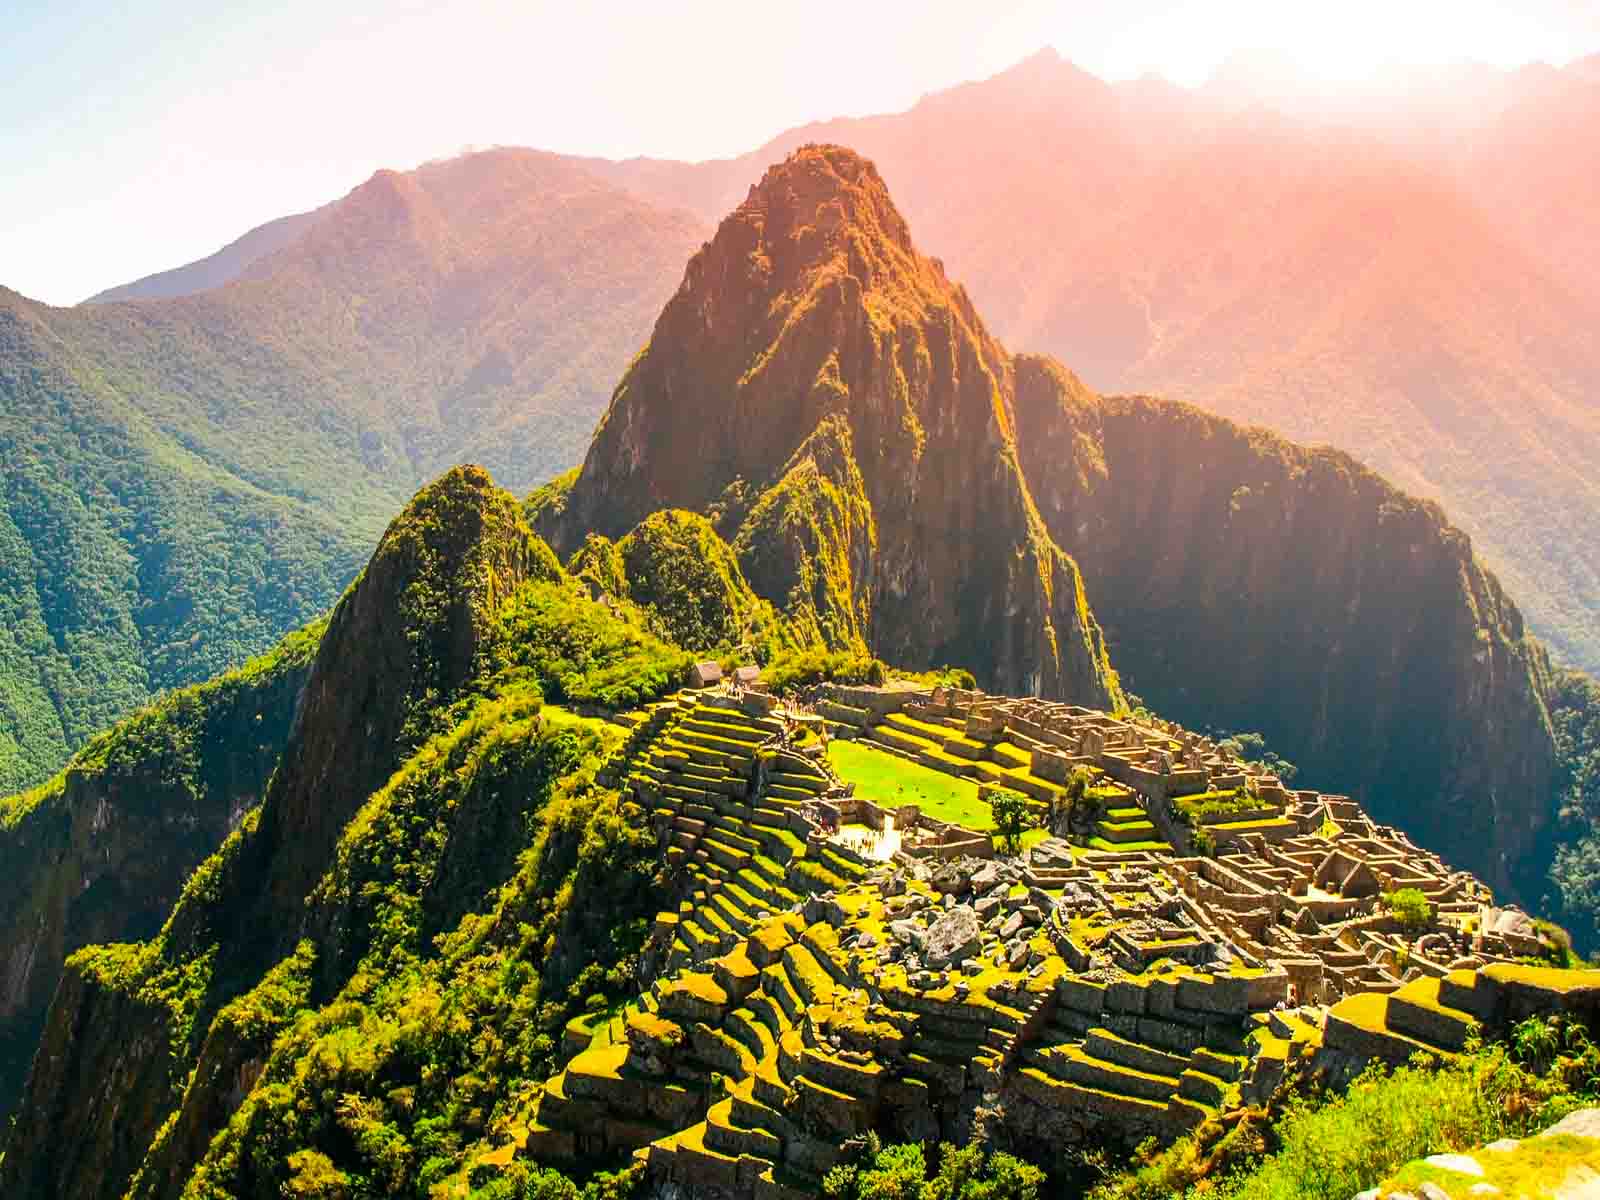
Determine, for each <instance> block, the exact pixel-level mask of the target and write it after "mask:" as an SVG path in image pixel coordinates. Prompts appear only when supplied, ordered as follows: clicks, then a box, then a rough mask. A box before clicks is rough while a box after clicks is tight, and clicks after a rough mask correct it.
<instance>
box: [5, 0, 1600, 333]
mask: <svg viewBox="0 0 1600 1200" xmlns="http://www.w3.org/2000/svg"><path fill="white" fill-rule="evenodd" d="M1046 45H1053V46H1055V47H1056V48H1057V49H1058V50H1059V51H1060V52H1061V53H1062V54H1063V55H1064V56H1066V57H1067V58H1069V59H1071V60H1073V61H1074V62H1076V63H1078V64H1079V65H1080V66H1082V67H1084V68H1086V69H1088V70H1090V71H1093V72H1094V73H1095V74H1098V75H1100V76H1102V77H1105V78H1113V79H1114V78H1127V77H1131V76H1136V75H1140V74H1144V73H1146V72H1156V73H1159V74H1163V75H1166V76H1168V77H1169V78H1171V79H1173V80H1175V81H1177V82H1180V83H1187V84H1193V83H1198V82H1200V81H1202V80H1203V79H1204V78H1205V77H1206V76H1207V75H1208V74H1209V73H1210V72H1211V71H1212V69H1213V68H1214V67H1215V66H1216V65H1217V64H1218V63H1219V62H1220V61H1221V60H1223V59H1224V58H1226V57H1227V56H1228V55H1229V54H1230V53H1231V52H1234V51H1237V50H1251V49H1261V48H1265V49H1272V50H1277V51H1280V52H1283V53H1286V54H1288V55H1289V56H1290V57H1292V58H1293V59H1294V60H1295V61H1296V62H1297V63H1298V64H1299V65H1300V67H1301V68H1302V69H1303V70H1305V71H1306V72H1307V73H1308V74H1309V75H1313V76H1320V77H1334V78H1341V79H1342V78H1358V77H1360V76H1362V75H1363V74H1365V73H1367V72H1370V71H1371V70H1372V69H1373V68H1374V67H1376V66H1381V65H1385V64H1392V63H1394V62H1397V61H1398V62H1407V63H1409V62H1438V61H1451V60H1457V59H1463V58H1470V59H1478V60H1481V61H1486V62H1492V63H1496V64H1499V65H1504V66H1510V65H1514V64H1517V63H1522V62H1528V61H1534V60H1544V61H1548V62H1553V63H1558V64H1560V63H1565V62H1567V61H1569V60H1571V59H1572V58H1575V57H1579V56H1582V55H1585V54H1589V53H1592V52H1594V51H1595V50H1597V49H1600V0H1516V2H1511V3H1491V2H1489V0H1381V2H1379V0H1343V2H1339V3H1333V4H1296V3H1293V2H1292V0H1186V2H1178V0H1114V2H1113V0H1106V2H1102V0H1093V2H1082V3H1071V2H1069V3H1036V2H1031V0H983V2H981V3H974V2H973V0H954V2H952V0H915V2H900V0H893V2H890V0H801V2H799V3H786V4H775V3H762V2H759V0H743V2H737V3H736V2H723V0H695V2H693V3H688V2H679V3H671V2H661V0H652V2H648V3H637V2H635V0H610V2H609V3H588V2H586V0H565V2H563V3H544V2H543V0H523V2H521V3H512V2H509V0H501V2H496V0H453V2H452V3H449V4H442V3H436V4H424V3H415V2H413V0H274V2H273V3H271V4H264V3H260V2H257V3H239V2H237V0H132V2H130V0H0V163H4V174H3V176H0V284H3V285H5V286H8V287H11V288H14V289H16V290H17V291H20V292H23V293H24V294H26V295H29V296H33V297H35V298H37V299H41V300H47V301H49V302H51V303H57V304H67V303H73V302H76V301H78V300H81V299H82V298H83V297H85V296H86V295H89V294H90V293H92V292H94V291H97V290H99V289H101V288H103V287H108V286H110V285H112V284H115V283H122V282H126V281H128V280H130V279H133V278H135V277H137V276H140V275H144V274H148V273H149V272H151V271H155V270H160V269H164V268H166V267H171V266H176V265H178V264H180V263H182V262H186V261H189V260H191V259H194V258H198V257H201V256H203V255H205V254H209V253H210V252H212V251H213V250H216V249H218V248H219V247H221V246H222V245H223V244H225V243H226V242H228V241H231V240H232V239H233V238H234V237H236V236H238V235H239V234H241V233H243V232H244V231H245V230H246V229H248V228H250V227H251V226H253V225H257V224H260V223H261V222H262V221H265V220H269V219H271V218H272V217H276V216H281V215H283V214H285V213H289V212H296V211H300V210H303V209H307V208H312V207H315V206H317V205H319V204H322V203H324V202H326V201H328V200H330V199H333V198H335V197H337V196H339V195H342V194H343V193H344V192H346V191H348V190H349V189H350V188H352V187H354V186H355V185H356V184H357V183H359V182H361V181H362V180H363V179H365V178H366V177H367V176H368V175H370V174H371V173H372V172H373V171H374V170H376V169H377V168H379V167H398V168H405V167H410V166H414V165H416V164H417V163H419V162H422V161H425V160H427V159H429V158H435V157H439V156H442V155H447V154H453V153H456V152H458V151H460V150H462V149H464V148H466V147H469V146H474V145H479V146H482V145H494V144H516V145H531V146H540V147H545V148H550V149H557V150H568V151H581V152H585V153H591V154H603V155H609V156H622V155H630V154H652V155H659V156H669V157H678V158H707V157H716V156H722V155H729V154H735V153H738V152H741V151H744V150H748V149H751V148H753V147H755V146H757V145H759V144H760V143H761V142H763V141H765V140H766V139H767V138H769V137H771V136H772V135H774V134H776V133H778V132H779V131H781V130H782V129H785V128H787V127H789V126H792V125H796V124H800V123H802V122H804V121H807V120H812V119H817V118H823V117H829V116H839V115H850V114H861V113H871V112H889V111H897V110H900V109H904V108H906V107H908V106H910V105H911V104H912V103H914V102H915V101H916V99H917V98H918V97H919V96H920V95H922V94H923V93H924V92H927V91H931V90H935V89H937V88H941V87H946V86H949V85H950V84H953V83H957V82H960V81H963V80H968V79H977V78H982V77H984V76H987V75H992V74H994V73H995V72H997V71H1000V70H1003V69H1004V68H1005V67H1007V66H1009V65H1011V64H1012V63H1013V62H1015V61H1017V60H1018V59H1021V58H1024V57H1026V56H1027V55H1029V54H1031V53H1033V52H1034V51H1036V50H1038V49H1040V48H1041V47H1043V46H1046Z"/></svg>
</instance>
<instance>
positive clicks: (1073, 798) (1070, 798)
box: [1066, 765, 1094, 825]
mask: <svg viewBox="0 0 1600 1200" xmlns="http://www.w3.org/2000/svg"><path fill="white" fill-rule="evenodd" d="M1093 783H1094V772H1093V771H1091V770H1090V769H1089V768H1088V767H1085V766H1081V765H1080V766H1076V767H1073V768H1072V773H1071V774H1070V775H1068V776H1067V793H1066V801H1067V823H1068V824H1069V825H1070V824H1072V823H1073V822H1074V821H1076V820H1077V819H1078V809H1079V807H1080V806H1081V805H1082V804H1083V803H1084V801H1085V799H1086V798H1087V797H1088V795H1089V787H1090V785H1091V784H1093Z"/></svg>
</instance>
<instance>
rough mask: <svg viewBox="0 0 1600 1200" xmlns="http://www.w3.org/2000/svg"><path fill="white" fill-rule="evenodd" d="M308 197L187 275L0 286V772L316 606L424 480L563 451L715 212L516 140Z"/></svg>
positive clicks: (251, 647)
mask: <svg viewBox="0 0 1600 1200" xmlns="http://www.w3.org/2000/svg"><path fill="white" fill-rule="evenodd" d="M319 211H320V215H317V214H312V215H313V216H315V218H316V219H314V220H311V219H309V218H308V219H307V220H306V221H305V222H303V223H302V224H301V225H299V226H298V227H297V226H296V225H295V224H294V223H292V222H291V224H290V225H289V226H288V227H285V226H282V225H281V224H280V225H278V226H276V227H274V228H272V229H269V230H267V231H256V233H255V234H252V235H248V236H247V237H246V238H244V239H241V241H240V242H238V243H235V247H234V248H231V249H234V250H235V251H236V252H235V253H233V254H232V256H231V257H228V258H227V261H226V262H221V261H220V260H219V261H211V260H208V263H209V264H210V265H209V266H208V265H207V264H198V265H197V266H196V267H195V268H194V269H188V268H185V269H183V270H180V271H179V272H177V273H176V274H174V275H171V276H169V277H168V279H167V281H166V283H165V284H162V285H161V286H163V287H169V288H170V287H173V286H178V285H179V284H180V283H183V282H184V281H187V283H188V284H193V283H195V282H196V281H199V280H201V279H202V278H213V277H215V273H216V272H219V271H220V272H223V273H226V272H229V271H232V272H236V277H234V278H233V279H232V281H231V282H229V283H227V284H226V285H225V286H221V287H214V288H211V289H210V290H206V291H201V292H198V293H195V294H190V295H182V296H176V297H171V298H166V299H160V298H150V299H140V300H137V301H133V302H110V303H96V304H86V305H80V306H78V307H76V308H70V309H56V308H50V307H48V306H46V305H42V304H37V303H34V302H32V301H29V300H27V299H26V298H24V297H21V296H18V295H16V294H14V293H9V292H4V291H0V457H3V458H4V460H5V462H6V464H7V470H6V471H5V476H4V479H3V480H0V563H3V564H4V567H5V570H4V571H3V572H0V614H4V615H5V616H6V617H7V618H8V619H7V621H6V622H5V629H4V630H3V631H0V793H5V792H10V791H13V790H17V789H19V788H22V787H26V786H28V785H30V784H32V783H35V782H38V781H40V780H42V779H44V778H45V777H47V776H48V775H49V774H50V773H51V772H52V771H54V770H55V769H56V768H57V767H58V766H60V765H61V763H62V762H64V761H65V760H66V757H67V755H68V754H69V753H70V752H71V750H72V749H73V748H74V747H76V746H78V745H80V744H81V743H82V742H83V741H84V739H85V738H87V737H88V736H89V735H90V734H92V733H94V732H96V731H98V730H100V729H103V728H105V727H106V726H108V725H109V724H111V723H112V722H113V721H114V720H116V719H117V717H119V716H121V715H122V714H123V713H126V712H128V711H130V710H131V709H132V708H134V707H135V706H136V705H138V704H139V703H141V702H142V701H144V700H145V699H147V698H149V697H150V696H151V695H153V694H155V693H156V692H159V691H160V690H162V689H164V688H169V687H175V686H181V685H183V684H187V683H192V682H196V681H199V680H202V679H205V678H208V677H210V676H213V675H215V674H218V673H219V672H221V671H223V670H225V669H226V668H228V667H230V666H233V665H237V664H238V663H240V662H242V661H243V660H244V659H245V658H247V657H248V656H249V655H251V654H253V653H257V652H259V651H261V650H264V649H265V648H266V647H268V646H269V645H271V644H272V643H273V642H274V641H275V640H276V639H277V638H279V637H281V636H282V635H283V634H284V633H285V632H287V631H288V630H290V629H293V628H297V627H298V626H300V625H301V624H303V623H305V622H306V621H307V620H310V619H311V618H312V617H315V616H317V615H319V614H321V613H322V612H324V611H326V609H327V607H328V605H330V604H331V603H332V602H333V601H334V600H335V599H336V598H337V596H338V595H339V592H340V590H341V589H342V588H343V587H344V586H345V585H346V584H347V583H348V582H349V580H350V578H351V577H352V576H353V574H354V573H355V571H356V570H357V569H358V567H359V565H360V563H361V562H362V561H364V559H365V558H366V556H367V553H368V551H369V549H370V547H371V545H372V542H373V540H374V539H375V538H376V536H377V534H378V532H379V531H380V530H381V529H382V528H383V525H384V523H385V522H386V521H387V520H388V519H389V517H390V516H391V515H392V514H393V513H394V512H395V511H396V509H397V508H398V507H399V506H400V505H401V504H402V503H403V502H404V500H405V498H406V497H407V496H408V495H410V494H411V493H412V492H413V491H414V490H415V488H416V487H417V485H418V484H419V483H420V482H422V481H423V480H424V479H425V478H428V477H431V476H433V475H436V474H438V473H439V472H440V471H442V470H443V469H445V467H447V466H449V465H451V464H453V463H455V462H457V461H461V460H469V459H470V460H478V461H482V462H485V463H488V464H490V465H491V466H493V468H494V469H495V470H496V471H497V472H499V473H500V475H501V477H502V478H504V479H506V480H507V481H508V482H510V483H512V484H513V485H514V486H516V487H518V488H519V489H526V488H528V487H530V486H532V485H533V484H535V483H538V482H540V481H541V480H543V479H545V478H547V477H548V476H549V475H551V474H554V473H555V472H556V471H558V470H561V469H563V468H565V467H566V466H568V465H569V464H570V463H571V461H572V460H573V459H574V458H576V456H577V454H578V453H579V452H580V451H581V447H582V445H583V444H584V442H585V440H586V439H587V438H588V436H589V434H590V433H591V432H592V430H593V427H594V421H595V418H596V417H597V416H598V415H599V413H600V411H601V409H602V407H603V405H604V403H605V399H606V397H607V396H608V395H609V393H610V389H611V385H612V383H613V382H614V380H615V378H616V376H617V375H618V374H619V373H620V372H621V370H622V369H623V367H625V366H626V364H627V362H628V360H629V359H630V358H631V357H632V356H633V355H634V353H635V352H636V351H637V350H638V348H639V345H640V344H641V343H642V342H643V341H644V338H645V335H646V333H647V331H648V329H649V323H650V320H651V318H652V317H653V315H654V313H655V311H656V309H657V308H659V306H660V304H661V302H662V301H663V300H664V299H665V298H666V297H667V296H668V295H670V293H671V291H672V288H673V287H674V286H675V285H676V283H677V281H678V278H679V275H680V273H681V270H682V264H683V260H684V259H685V258H687V256H688V254H689V253H690V251H691V250H692V249H693V248H694V247H695V246H697V245H699V243H700V241H701V238H702V236H703V232H704V230H703V227H702V226H701V225H700V224H699V223H698V222H696V221H695V220H694V219H693V218H692V217H689V216H687V215H685V214H682V213H675V212H667V211H664V210H662V209H660V208H657V207H654V206H652V205H649V204H647V203H644V202H642V201H640V200H638V199H636V198H635V197H633V196H631V195H629V194H627V193H625V192H623V191H621V190H620V189H618V188H616V187H614V186H612V185H610V184H606V183H604V182H602V181H600V180H598V179H596V178H595V177H594V176H592V175H590V174H589V173H587V172H585V171H583V170H582V169H580V168H576V167H574V166H572V165H571V164H569V163H565V162H563V161H561V160H560V159H558V158H556V157H554V156H551V155H546V154H538V153H535V152H531V151H517V150H507V151H491V152H486V153H483V154H478V155H471V156H467V157H464V158H460V159H454V160H451V161H449V162H444V163H436V164H430V165H429V166H426V167H423V168H421V169H419V170H418V171H415V172H409V173H404V174H402V173H396V172H392V171H383V172H379V173H378V174H377V175H375V176H374V177H373V178H372V179H370V180H368V181H367V182H366V183H364V184H362V185H361V186H360V187H358V188H356V189H355V190H353V191H352V192H351V193H350V194H349V195H348V196H346V197H344V198H343V199H342V200H340V201H338V202H336V203H334V204H332V205H329V206H327V207H326V208H325V209H323V210H319ZM291 233H292V234H293V235H294V236H293V238H292V240H289V241H287V243H286V244H281V245H276V247H275V248H274V246H273V244H272V243H273V240H274V239H279V238H283V237H286V236H288V234H291ZM240 247H244V249H239V248H240ZM227 255H228V252H226V251H225V252H224V256H227ZM207 272H211V274H209V275H208V274H207ZM135 290H137V288H136V289H135ZM13 464H17V466H16V467H15V468H14V467H13Z"/></svg>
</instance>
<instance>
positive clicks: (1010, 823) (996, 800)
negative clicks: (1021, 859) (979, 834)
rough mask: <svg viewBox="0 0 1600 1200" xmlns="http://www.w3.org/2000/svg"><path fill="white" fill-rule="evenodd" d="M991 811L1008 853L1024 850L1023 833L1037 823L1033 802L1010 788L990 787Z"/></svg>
mask: <svg viewBox="0 0 1600 1200" xmlns="http://www.w3.org/2000/svg"><path fill="white" fill-rule="evenodd" d="M989 811H990V815H991V817H992V819H993V821H994V827H995V828H996V829H997V830H999V831H1000V842H1001V845H1002V846H1003V847H1004V849H1005V852H1006V853H1007V854H1020V853H1021V852H1022V835H1023V834H1024V833H1025V832H1026V831H1027V830H1028V829H1029V828H1031V827H1032V826H1034V825H1035V824H1036V822H1035V820H1034V817H1033V802H1032V801H1031V800H1029V799H1028V797H1026V796H1024V795H1023V794H1022V793H1021V792H1016V791H1012V790H1011V789H1010V788H1000V787H997V788H990V789H989Z"/></svg>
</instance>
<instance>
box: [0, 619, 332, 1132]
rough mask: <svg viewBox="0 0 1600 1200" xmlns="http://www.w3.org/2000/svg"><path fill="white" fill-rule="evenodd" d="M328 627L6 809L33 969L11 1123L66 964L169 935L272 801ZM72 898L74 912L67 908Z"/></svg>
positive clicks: (10, 1053)
mask: <svg viewBox="0 0 1600 1200" xmlns="http://www.w3.org/2000/svg"><path fill="white" fill-rule="evenodd" d="M325 625H326V622H325V621H317V622H315V623H313V624H312V625H310V626H308V627H306V628H305V629H302V630H300V631H298V632H296V633H293V634H291V635H290V636H289V637H288V638H286V639H284V641H283V642H282V643H280V644H279V645H278V646H277V647H276V648H275V649H274V650H273V651H272V652H271V653H269V654H265V655H262V656H260V657H258V658H255V659H252V660H251V661H250V662H248V663H247V664H245V666H243V667H241V668H240V669H238V670H236V671H232V672H229V673H228V674H227V675H224V676H222V677H220V678H218V679H215V680H212V681H211V682H209V683H204V684H198V685H195V686H192V687H188V688H184V689H182V690H181V691H177V692H171V693H168V694H167V695H165V696H162V697H161V698H160V699H158V700H156V701H154V702H153V703H151V704H148V705H146V706H145V707H144V708H143V709H141V710H139V711H138V712H136V713H134V714H133V715H132V716H130V717H128V718H126V719H125V720H123V721H122V722H121V723H119V724H118V725H116V726H115V727H113V728H112V729H110V730H108V731H107V732H105V733H102V734H100V735H99V736H98V737H95V738H94V739H92V740H91V741H90V742H89V743H88V744H87V745H86V746H84V747H83V749H81V750H80V751H79V752H78V753H77V754H76V755H75V756H74V757H73V759H72V761H71V762H70V763H69V764H68V765H67V766H66V767H65V768H63V769H62V770H61V771H60V772H58V773H57V774H56V775H55V777H54V778H52V779H51V780H50V781H49V782H48V783H45V784H41V785H40V786H39V787H36V788H33V789H31V790H30V791H27V792H23V793H21V794H19V795H16V796H11V797H8V798H6V799H3V800H0V954H3V955H18V954H27V953H32V954H33V956H34V957H33V960H32V967H31V970H30V971H29V972H28V976H27V980H26V985H25V987H23V988H22V989H21V990H20V991H19V992H18V993H16V996H15V999H14V1001H13V1003H14V1004H15V1007H14V1008H13V1009H12V1010H11V1011H10V1012H9V1013H8V1014H7V1015H6V1016H5V1017H4V1018H3V1019H0V1114H8V1113H9V1112H10V1111H11V1109H12V1108H13V1106H14V1105H15V1104H16V1102H17V1099H18V1098H19V1096H20V1093H21V1088H22V1083H23V1080H24V1078H25V1076H26V1073H27V1070H28V1066H29V1063H30V1062H31V1060H32V1057H33V1052H34V1049H35V1048H36V1046H37V1044H38V1039H39V1033H40V1030H41V1029H42V1027H43V1024H44V1016H45V1008H46V1006H47V1005H48V1003H49V1001H50V997H51V995H52V994H53V993H54V991H55V986H56V981H57V979H58V978H59V977H60V971H61V966H62V961H61V955H62V951H63V950H65V951H66V952H71V951H72V950H74V949H76V948H78V947H80V946H83V945H84V944H85V943H86V942H89V941H91V940H94V939H108V938H111V939H117V940H121V939H131V938H139V937H146V936H148V935H149V934H150V933H151V932H153V931H154V930H156V929H157V928H159V927H160V924H161V922H162V920H163V919H164V918H165V916H166V910H167V908H168V906H169V905H170V903H171V901H170V897H171V896H173V895H174V894H175V893H176V892H177V890H178V888H179V887H180V886H181V885H182V883H183V880H184V877H185V876H186V875H187V874H188V872H189V871H190V870H192V869H193V868H194V867H195V866H196V865H197V864H198V863H199V862H200V861H201V860H203V859H204V858H205V857H206V856H207V855H208V854H210V853H211V852H212V851H214V850H215V849H216V848H217V847H218V845H219V844H220V843H221V842H222V840H223V838H224V836H226V834H227V831H228V828H229V824H230V821H232V820H235V819H237V813H238V811H239V809H240V808H242V807H245V806H248V805H251V804H254V803H255V802H256V801H257V800H258V799H259V798H260V796H261V794H262V792H263V791H264V790H265V787H266V783H267V780H268V778H269V777H270V775H271V773H272V770H273V768H274V766H275V765H276V763H277V760H278V755H279V754H280V752H281V751H282V749H283V746H284V744H285V742H286V741H287V740H288V737H289V729H290V726H291V723H292V721H293V718H294V712H295V706H296V702H297V700H298V699H299V695H300V689H301V686H302V684H303V683H304V681H305V678H306V675H307V672H308V670H309V668H310V664H311V661H312V659H313V657H314V656H315V654H316V650H317V646H318V643H319V639H320V638H321V636H322V631H323V628H324V627H325ZM91 812H98V813H100V814H102V817H101V820H102V821H103V827H102V829H101V831H100V832H99V833H98V835H97V836H95V837H94V838H92V839H84V838H82V837H79V836H77V835H76V833H75V830H76V829H78V828H81V822H84V821H86V820H87V819H88V814H89V813H91ZM178 814H181V816H182V822H181V824H179V823H178V822H177V821H176V819H175V817H176V815H178ZM62 892H66V893H67V894H71V895H72V896H73V897H74V900H73V903H72V904H71V905H69V906H64V907H63V906H60V905H58V904H56V903H55V902H54V900H53V897H54V896H56V895H59V894H61V893H62ZM28 947H39V949H37V950H32V951H30V950H29V949H27V948H28ZM58 947H59V948H58Z"/></svg>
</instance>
